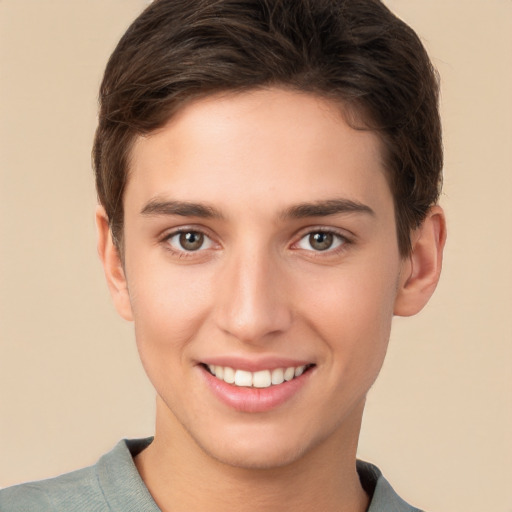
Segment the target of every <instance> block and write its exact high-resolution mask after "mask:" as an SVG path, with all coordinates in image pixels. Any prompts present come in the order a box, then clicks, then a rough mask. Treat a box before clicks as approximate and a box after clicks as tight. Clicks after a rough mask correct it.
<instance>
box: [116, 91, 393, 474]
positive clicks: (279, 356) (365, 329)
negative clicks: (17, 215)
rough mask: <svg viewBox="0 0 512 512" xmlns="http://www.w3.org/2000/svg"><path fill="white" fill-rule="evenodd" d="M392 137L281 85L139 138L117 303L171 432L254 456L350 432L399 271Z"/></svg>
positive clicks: (265, 462)
mask: <svg viewBox="0 0 512 512" xmlns="http://www.w3.org/2000/svg"><path fill="white" fill-rule="evenodd" d="M380 151H381V150H380V144H379V140H378V138H377V137H376V136H375V135H374V134H372V133H371V132H365V131H356V130H353V129H352V128H350V127H349V126H348V125H347V124H346V123H345V121H344V120H343V117H342V115H341V114H340V111H339V107H337V106H336V105H334V104H331V103H329V102H328V101H326V100H322V99H320V98H317V97H315V96H312V95H306V94H300V93H295V92H290V91H285V90H278V89H270V90H262V91H254V92H250V93H241V94H237V95H235V94H225V95H219V96H213V97H209V98H206V99H202V100H200V101H197V102H196V103H193V104H191V105H189V106H187V107H186V108H184V109H183V110H182V111H181V112H179V113H178V114H177V115H176V116H175V117H174V118H173V119H172V120H171V121H170V122H169V123H168V124H167V125H166V126H165V127H164V128H163V129H161V130H159V131H158V132H156V133H154V134H152V135H150V136H148V137H144V138H139V139H138V140H137V142H136V144H135V146H134V148H133V154H132V161H131V167H130V175H129V180H128V184H127V189H126V192H125V199H124V201H125V202H124V207H125V231H124V241H125V248H124V250H125V255H124V256H125V263H124V276H125V278H126V285H127V288H126V292H125V293H126V304H127V305H126V306H125V307H124V309H123V308H122V307H119V309H120V310H121V311H122V313H123V314H124V316H125V317H127V318H130V319H131V318H133V320H134V322H135V330H136V339H137V344H138V349H139V352H140V355H141V359H142V362H143V365H144V367H145V370H146V372H147V374H148V376H149V378H150V380H151V382H152V383H153V385H154V387H155V389H156V391H157V393H158V397H159V398H158V419H157V424H160V425H161V426H163V427H162V428H163V429H164V430H165V431H166V432H167V434H168V435H169V436H170V437H174V438H178V439H180V440H181V441H182V442H183V443H192V444H194V446H195V447H199V449H200V450H201V452H202V453H204V454H207V455H208V456H211V457H213V458H215V459H217V460H220V461H222V462H225V463H227V464H231V465H235V466H244V467H272V466H279V465H283V464H288V463H291V462H293V461H294V460H297V459H300V458H301V457H304V456H305V455H306V454H307V453H310V452H312V451H314V450H316V449H319V447H321V446H323V445H325V444H326V443H330V442H333V441H335V442H338V441H339V442H340V443H343V442H348V441H350V442H351V443H355V442H356V440H357V436H358V429H359V422H360V419H361V414H362V410H363V404H364V400H365V396H366V393H367V391H368V389H369V388H370V386H371V385H372V383H373V382H374V380H375V378H376V377H377V374H378V372H379V370H380V368H381V365H382V362H383V358H384V355H385V352H386V347H387V343H388V339H389V333H390V326H391V319H392V315H393V310H394V307H395V302H396V299H397V290H398V289H399V288H400V282H401V280H402V279H403V277H402V270H403V261H402V260H401V258H400V256H399V252H398V245H397V238H396V228H395V216H394V209H393V198H392V195H391V192H390V189H389V186H388V183H387V180H386V176H385V172H384V169H383V166H382V163H381V152H380ZM233 381H234V382H233Z"/></svg>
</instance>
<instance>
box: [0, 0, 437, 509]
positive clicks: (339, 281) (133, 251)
mask: <svg viewBox="0 0 512 512" xmlns="http://www.w3.org/2000/svg"><path fill="white" fill-rule="evenodd" d="M437 94H438V88H437V81H436V76H435V73H434V71H433V69H432V66H431V64H430V61H429V59H428V57H427V55H426V53H425V50H424V49H423V47H422V45H421V43H420V42H419V40H418V38H417V36H416V35H415V34H414V32H413V31H412V30H411V29H410V28H409V27H407V26H406V25H405V24H404V23H403V22H401V21H400V20H398V19H397V18H396V17H394V16H393V15H392V14H391V13H390V12H389V11H388V10H387V8H386V7H385V6H384V5H383V4H381V3H380V2H379V1H377V0H328V1H327V0H238V1H234V0H197V1H193V2H190V1H181V0H156V1H155V2H153V3H152V4H151V5H150V6H149V7H148V8H147V9H146V11H145V12H144V13H142V15H141V16H140V17H139V18H138V19H137V20H136V21H135V22H134V23H133V25H132V26H131V27H130V28H129V29H128V31H127V32H126V34H125V35H124V37H123V38H122V39H121V41H120V43H119V45H118V46H117V48H116V50H115V51H114V53H113V55H112V57H111V59H110V61H109V63H108V65H107V69H106V72H105V77H104V80H103V84H102V87H101V94H100V97H101V109H100V119H99V127H98V130H97V134H96V140H95V146H94V164H95V169H96V183H97V190H98V196H99V200H100V204H101V205H100V206H99V207H98V211H97V215H96V218H97V226H98V234H99V235H98V236H99V242H98V249H99V254H100V257H101V260H102V262H103V265H104V269H105V275H106V278H107V282H108V285H109V288H110V291H111V294H112V297H113V300H114V303H115V305H116V308H117V310H118V311H119V313H120V314H121V316H122V317H124V318H125V319H128V320H133V322H134V326H135V332H136V340H137V345H138V349H139V352H140V355H141V359H142V363H143V365H144V368H145V370H146V372H147V374H148V376H149V378H150V380H151V382H152V384H153V385H154V387H155V390H156V392H157V417H156V432H155V436H154V439H153V438H151V439H146V440H137V441H121V442H120V443H119V444H118V445H117V446H116V447H115V448H114V450H113V451H112V452H110V453H109V454H107V455H105V456H104V457H102V458H101V459H100V461H99V462H98V463H97V464H96V465H95V466H93V467H90V468H86V469H83V470H79V471H77V472H74V473H70V474H68V475H63V476H61V477H58V478H56V479H52V480H47V481H43V482H37V483H31V484H24V485H22V486H18V487H14V488H11V489H7V490H5V491H3V492H2V493H0V509H1V510H2V511H5V512H7V511H14V510H25V511H26V510H37V511H44V510H48V511H49V510H52V511H55V510H66V511H69V510H80V511H82V510H94V511H103V510H105V511H107V510H112V511H114V510H115V511H123V512H127V511H130V510H133V511H136V510H137V511H138V510H146V511H157V510H162V511H164V512H165V511H189V510H194V511H202V510H208V511H212V510H213V511H215V510H226V509H229V510H237V511H260V510H261V511H263V510H273V509H277V508H279V509H280V510H294V511H310V510H321V511H325V512H330V511H347V512H363V511H365V510H369V511H371V512H376V511H390V512H391V511H393V512H399V511H404V512H405V511H410V510H417V509H414V508H412V507H410V506H409V505H407V504H406V503H405V502H404V501H402V500H401V499H400V498H399V497H398V496H397V495H396V494H395V493H394V491H393V489H392V488H391V486H390V485H389V483H388V482H387V481H386V480H385V479H384V477H383V476H382V475H381V474H380V472H379V470H378V469H377V468H375V467H374V466H372V465H370V464H367V463H363V462H360V461H359V462H356V448H357V441H358V436H359V430H360V425H361V419H362V414H363V409H364V403H365V397H366V394H367V392H368V390H369V389H370V387H371V386H372V384H373V382H374V381H375V379H376V377H377V374H378V372H379V370H380V368H381V365H382V362H383V359H384V355H385V352H386V347H387V343H388V340H389V333H390V328H391V321H392V317H393V315H413V314H415V313H417V312H418V311H419V310H421V308H422V307H423V306H424V305H425V304H426V302H427V301H428V299H429V298H430V296H431V294H432V292H433V291H434V288H435V286H436V284H437V281H438V278H439V273H440V269H441V260H442V250H443V245H444V240H445V222H444V216H443V212H442V210H441V208H440V207H439V206H437V205H436V201H437V198H438V194H439V186H440V179H441V178H440V173H441V166H442V150H441V137H440V122H439V115H438V106H437V100H438V97H437Z"/></svg>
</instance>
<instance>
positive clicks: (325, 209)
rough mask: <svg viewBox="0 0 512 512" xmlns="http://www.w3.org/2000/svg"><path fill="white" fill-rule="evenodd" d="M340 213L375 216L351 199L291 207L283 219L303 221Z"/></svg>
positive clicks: (365, 207)
mask: <svg viewBox="0 0 512 512" xmlns="http://www.w3.org/2000/svg"><path fill="white" fill-rule="evenodd" d="M340 213H364V214H368V215H371V216H375V212H374V211H373V210H372V209H371V208H370V207H369V206H367V205H365V204H363V203H359V202H357V201H352V200H350V199H327V200H324V201H315V202H313V203H300V204H297V205H294V206H290V207H289V208H286V210H284V212H283V213H282V214H281V217H282V218H285V219H286V218H291V219H303V218H306V217H327V216H329V215H337V214H340Z"/></svg>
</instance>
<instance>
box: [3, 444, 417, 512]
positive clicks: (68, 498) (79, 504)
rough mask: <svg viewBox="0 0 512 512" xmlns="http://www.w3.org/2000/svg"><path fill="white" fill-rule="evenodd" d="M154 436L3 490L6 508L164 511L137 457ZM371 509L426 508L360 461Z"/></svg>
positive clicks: (10, 511) (28, 511)
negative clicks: (82, 465) (79, 466)
mask: <svg viewBox="0 0 512 512" xmlns="http://www.w3.org/2000/svg"><path fill="white" fill-rule="evenodd" d="M151 441H152V438H147V439H132V440H128V439H124V440H122V441H120V442H119V443H118V444H117V445H116V446H115V447H114V449H113V450H112V451H110V452H109V453H107V454H105V455H103V457H101V458H100V460H99V461H98V462H97V463H96V464H95V465H94V466H90V467H87V468H84V469H79V470H78V471H73V472H72V473H67V474H65V475H61V476H58V477H56V478H50V479H48V480H41V481H39V482H29V483H26V484H21V485H16V486H14V487H9V488H7V489H3V490H1V491H0V511H1V512H160V509H159V508H158V506H157V505H156V503H155V502H154V500H153V498H152V497H151V494H150V493H149V491H148V489H147V487H146V486H145V485H144V482H143V481H142V479H141V477H140V475H139V473H138V471H137V468H136V467H135V464H134V462H133V457H134V456H135V455H137V453H139V452H140V451H142V450H143V449H144V448H146V447H147V446H148V445H149V444H150V443H151ZM357 471H358V473H359V478H360V479H361V483H362V485H363V488H364V489H365V491H366V492H367V493H368V494H369V495H370V496H372V498H371V503H370V507H369V509H368V512H421V511H420V510H419V509H417V508H414V507H411V506H410V505H408V504H407V503H406V502H405V501H404V500H402V499H401V498H400V497H399V496H398V495H397V494H396V493H395V491H394V490H393V488H392V487H391V485H390V484H389V483H388V481H387V480H386V479H385V478H384V477H383V476H382V473H381V472H380V471H379V469H378V468H376V467H375V466H373V465H372V464H368V463H367V462H362V461H357Z"/></svg>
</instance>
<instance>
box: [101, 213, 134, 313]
mask: <svg viewBox="0 0 512 512" xmlns="http://www.w3.org/2000/svg"><path fill="white" fill-rule="evenodd" d="M96 229H97V233H98V255H99V257H100V260H101V263H102V264H103V270H104V272H105V278H106V280H107V285H108V288H109V290H110V295H111V296H112V300H113V301H114V305H115V307H116V309H117V312H118V313H119V314H120V315H121V316H122V317H123V318H124V319H125V320H128V321H132V320H133V315H132V308H131V303H130V295H129V293H128V286H127V282H126V276H125V271H124V268H123V263H122V261H121V257H120V255H119V251H118V249H117V247H116V246H115V244H114V242H113V240H112V234H111V231H110V226H109V222H108V217H107V214H106V212H105V209H104V208H103V206H98V207H97V208H96Z"/></svg>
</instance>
